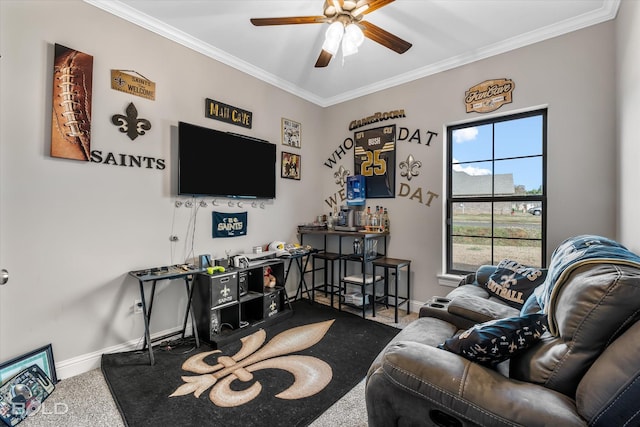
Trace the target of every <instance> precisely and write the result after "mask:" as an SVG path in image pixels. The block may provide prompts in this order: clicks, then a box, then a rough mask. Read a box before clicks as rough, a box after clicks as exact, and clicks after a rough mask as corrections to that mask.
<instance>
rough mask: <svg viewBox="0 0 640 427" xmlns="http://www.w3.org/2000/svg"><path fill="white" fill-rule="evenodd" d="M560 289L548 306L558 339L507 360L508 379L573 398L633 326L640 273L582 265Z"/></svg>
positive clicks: (639, 305)
mask: <svg viewBox="0 0 640 427" xmlns="http://www.w3.org/2000/svg"><path fill="white" fill-rule="evenodd" d="M559 290H560V291H559V292H557V293H555V297H554V298H555V300H554V302H553V305H552V306H553V307H554V315H555V321H556V325H557V329H558V334H557V335H552V334H551V331H549V332H550V333H549V334H545V336H544V337H543V339H542V340H541V341H540V342H539V343H538V344H536V345H535V346H534V347H532V348H531V349H530V350H529V351H526V352H524V353H520V354H518V355H517V356H516V357H514V358H512V359H511V361H510V376H511V377H512V378H515V379H518V380H521V381H527V382H533V383H537V384H543V385H544V386H545V387H548V388H551V389H553V390H557V391H559V392H561V393H564V394H566V395H567V396H569V397H574V396H575V391H576V388H577V386H578V383H579V382H580V380H581V379H582V377H583V376H584V375H585V373H586V372H587V370H589V368H590V367H591V365H592V364H593V362H594V361H595V360H596V359H597V358H598V357H600V355H601V353H602V352H603V350H604V349H605V348H606V347H607V346H608V345H609V344H610V343H611V342H612V341H613V340H614V339H615V338H616V337H618V336H619V335H620V334H622V333H623V332H624V331H625V330H626V329H627V328H628V327H629V325H630V324H632V323H633V322H635V321H636V319H637V316H638V313H639V312H640V269H639V268H636V267H633V266H629V265H619V264H612V263H606V262H605V263H598V262H594V263H591V264H584V265H581V266H580V267H578V268H576V269H575V270H573V271H572V272H571V274H569V275H568V276H567V278H566V283H565V284H564V285H563V286H562V287H561V288H560V289H559ZM548 308H549V307H547V309H548Z"/></svg>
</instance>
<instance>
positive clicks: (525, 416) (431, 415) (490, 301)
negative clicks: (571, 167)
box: [366, 236, 640, 427]
mask: <svg viewBox="0 0 640 427" xmlns="http://www.w3.org/2000/svg"><path fill="white" fill-rule="evenodd" d="M611 242H612V241H610V240H608V239H605V238H601V237H599V236H578V237H576V238H572V239H567V241H565V242H564V243H563V244H562V245H560V246H559V247H558V249H556V251H554V253H553V255H552V258H551V263H550V267H549V271H546V270H545V271H544V276H546V277H544V279H545V280H544V281H543V284H541V285H539V286H538V287H536V288H535V292H534V293H533V294H532V295H531V296H530V297H529V298H528V299H527V300H526V303H525V304H524V305H523V307H522V308H521V309H520V310H518V309H517V308H516V307H512V306H509V305H507V304H505V302H504V301H503V300H501V299H499V298H496V297H495V296H491V292H489V291H488V290H487V280H488V277H489V276H490V275H491V273H492V271H494V270H495V268H496V267H492V266H485V267H482V268H481V269H479V270H478V272H477V273H476V275H475V278H474V279H475V280H473V281H472V282H471V283H467V282H464V283H462V284H461V285H460V286H458V287H457V288H455V289H454V290H453V291H452V292H450V293H449V294H448V295H447V296H446V297H435V298H433V299H432V300H431V301H429V302H428V303H426V304H425V306H424V307H422V309H421V311H420V317H419V318H418V319H417V320H416V321H414V322H412V323H411V324H409V325H408V326H407V327H406V328H404V329H403V330H402V331H401V332H400V333H399V334H398V335H397V336H396V337H395V338H394V339H393V340H392V342H390V343H389V345H388V346H387V347H386V348H385V349H383V351H382V352H381V353H380V354H379V355H378V357H377V358H376V359H375V361H374V362H373V363H372V365H371V367H370V369H369V372H368V375H367V382H366V403H367V412H368V421H369V426H371V427H377V426H381V427H382V426H384V427H388V426H447V427H451V426H465V427H466V426H527V427H533V426H563V427H564V426H606V427H610V426H640V358H639V356H638V355H639V354H640V322H637V320H638V317H639V315H640V258H639V257H638V256H637V255H635V254H633V253H631V252H629V251H627V250H626V248H624V247H622V246H621V245H619V244H617V243H615V242H614V244H615V248H614V253H613V255H612V253H611V251H608V249H609V248H611V246H608V245H611V244H612V243H611ZM599 244H602V245H604V246H602V247H604V249H605V250H604V251H603V252H602V255H601V256H593V254H592V256H586V255H585V254H588V253H589V251H591V250H595V251H596V254H597V251H598V248H599V246H598V245H599ZM605 246H606V247H605ZM534 312H538V313H544V314H546V316H547V321H548V327H547V329H548V330H547V331H546V332H545V333H544V334H542V335H541V337H540V338H539V339H536V340H535V342H534V343H532V344H531V345H530V346H529V347H528V348H526V349H523V350H521V351H518V352H516V353H514V354H513V355H512V356H511V357H509V358H508V359H507V360H505V361H503V362H501V363H498V364H496V365H494V366H491V365H486V364H482V363H478V362H476V361H472V360H469V359H468V358H467V357H463V356H462V355H460V354H457V353H455V352H452V351H448V350H445V349H442V348H438V346H442V344H443V343H444V342H446V341H447V340H449V339H454V340H455V339H457V338H458V337H460V336H462V337H464V336H465V335H464V334H462V335H456V334H460V332H461V330H469V328H471V329H470V330H473V328H478V327H480V328H479V329H480V330H482V327H481V326H483V325H485V324H486V323H484V322H486V321H488V320H489V321H490V320H491V319H499V321H498V323H500V322H502V320H504V318H510V317H514V316H515V317H517V316H523V315H526V314H527V313H534ZM491 323H494V322H491ZM452 337H453V338H452Z"/></svg>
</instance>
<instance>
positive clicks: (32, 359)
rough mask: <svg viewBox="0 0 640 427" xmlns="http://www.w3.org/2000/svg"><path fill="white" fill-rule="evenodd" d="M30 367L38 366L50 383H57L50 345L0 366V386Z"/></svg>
mask: <svg viewBox="0 0 640 427" xmlns="http://www.w3.org/2000/svg"><path fill="white" fill-rule="evenodd" d="M31 365H38V366H39V367H40V369H42V370H43V371H44V373H45V374H47V376H48V377H49V379H50V380H51V382H52V383H54V384H55V383H57V382H58V377H57V376H56V367H55V364H54V361H53V350H52V348H51V344H47V345H45V346H44V347H41V348H39V349H37V350H33V351H31V352H29V353H25V354H23V355H22V356H18V357H16V358H14V359H11V360H9V361H7V362H4V363H2V364H0V384H2V383H3V382H5V381H6V380H8V379H9V378H11V377H13V376H14V375H16V374H17V373H19V372H20V371H22V370H24V369H26V368H28V367H29V366H31Z"/></svg>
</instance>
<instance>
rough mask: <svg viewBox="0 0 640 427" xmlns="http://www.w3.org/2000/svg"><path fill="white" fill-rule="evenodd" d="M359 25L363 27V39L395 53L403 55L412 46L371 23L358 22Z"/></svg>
mask: <svg viewBox="0 0 640 427" xmlns="http://www.w3.org/2000/svg"><path fill="white" fill-rule="evenodd" d="M359 24H360V25H362V26H363V27H364V29H363V30H362V32H363V33H364V36H365V37H367V38H368V39H371V40H373V41H374V42H377V43H380V44H381V45H382V46H384V47H388V48H389V49H391V50H393V51H395V52H398V53H405V52H406V51H407V50H409V48H410V47H411V46H412V44H411V43H409V42H407V41H405V40H402V39H401V38H400V37H398V36H394V35H393V34H391V33H390V32H388V31H385V30H383V29H382V28H380V27H378V26H377V25H374V24H372V23H371V22H368V21H360V22H359Z"/></svg>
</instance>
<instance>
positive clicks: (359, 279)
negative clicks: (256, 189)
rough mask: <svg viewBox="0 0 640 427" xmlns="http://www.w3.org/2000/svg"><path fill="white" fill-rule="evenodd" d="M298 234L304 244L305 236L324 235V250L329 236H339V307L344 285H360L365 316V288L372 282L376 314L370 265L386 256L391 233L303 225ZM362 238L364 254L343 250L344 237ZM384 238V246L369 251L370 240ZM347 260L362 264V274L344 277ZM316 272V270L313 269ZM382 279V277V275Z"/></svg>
mask: <svg viewBox="0 0 640 427" xmlns="http://www.w3.org/2000/svg"><path fill="white" fill-rule="evenodd" d="M298 234H299V235H300V244H301V245H304V237H305V236H313V235H316V236H322V238H323V247H322V250H321V252H322V251H326V249H327V240H328V239H329V238H334V239H335V238H337V239H338V256H339V258H340V259H341V261H342V262H339V263H338V280H339V295H338V309H339V310H341V309H342V287H343V285H345V284H350V285H355V286H360V287H361V289H362V317H365V314H366V305H367V304H366V294H365V288H366V285H368V284H371V285H372V287H373V289H374V292H373V295H372V296H371V299H372V301H371V306H372V314H373V316H375V313H376V312H375V283H376V282H377V281H378V280H376V276H375V275H374V274H373V273H374V272H373V269H371V270H372V274H368V273H367V269H368V266H369V265H370V264H371V261H373V260H375V259H377V258H381V257H384V256H386V253H387V237H389V233H387V232H384V233H373V232H368V231H336V230H325V229H304V228H302V227H300V228H298ZM344 238H348V239H354V240H355V239H361V240H362V251H363V253H362V254H354V253H353V251H343V247H342V243H343V239H344ZM380 239H382V242H383V244H382V248H380V247H378V248H377V249H376V251H375V253H367V247H368V246H369V245H370V244H369V242H373V241H378V240H380ZM347 262H356V263H359V264H360V265H361V272H362V275H360V274H356V275H353V276H348V277H344V274H343V272H344V273H346V271H347ZM311 273H312V274H314V271H311ZM380 280H382V277H380Z"/></svg>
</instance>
